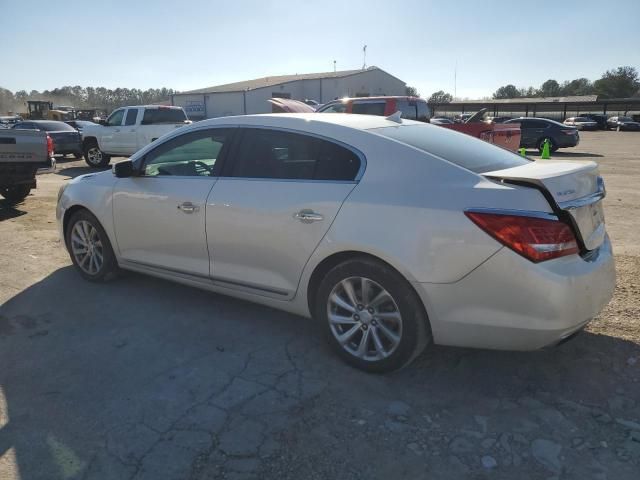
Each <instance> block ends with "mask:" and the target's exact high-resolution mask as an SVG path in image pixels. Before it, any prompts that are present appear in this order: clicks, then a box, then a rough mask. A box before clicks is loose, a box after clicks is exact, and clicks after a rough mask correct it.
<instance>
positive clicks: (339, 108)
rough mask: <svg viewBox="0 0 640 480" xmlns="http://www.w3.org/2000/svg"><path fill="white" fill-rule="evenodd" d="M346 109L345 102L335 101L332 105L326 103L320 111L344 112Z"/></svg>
mask: <svg viewBox="0 0 640 480" xmlns="http://www.w3.org/2000/svg"><path fill="white" fill-rule="evenodd" d="M346 111H347V104H346V103H343V102H336V103H334V104H332V105H328V106H327V107H326V108H324V109H323V110H322V113H344V112H346Z"/></svg>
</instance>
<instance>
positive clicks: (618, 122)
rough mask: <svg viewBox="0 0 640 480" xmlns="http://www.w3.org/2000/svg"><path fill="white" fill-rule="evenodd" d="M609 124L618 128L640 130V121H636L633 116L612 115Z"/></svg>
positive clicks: (610, 126)
mask: <svg viewBox="0 0 640 480" xmlns="http://www.w3.org/2000/svg"><path fill="white" fill-rule="evenodd" d="M607 126H608V127H609V128H613V129H616V130H634V131H638V130H640V123H639V122H634V121H633V118H631V117H611V118H609V120H607Z"/></svg>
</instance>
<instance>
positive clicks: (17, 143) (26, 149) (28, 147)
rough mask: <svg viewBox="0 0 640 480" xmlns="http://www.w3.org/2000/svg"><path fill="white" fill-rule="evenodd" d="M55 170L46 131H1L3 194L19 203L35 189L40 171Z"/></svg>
mask: <svg viewBox="0 0 640 480" xmlns="http://www.w3.org/2000/svg"><path fill="white" fill-rule="evenodd" d="M42 168H45V169H55V160H54V158H53V142H52V140H51V137H49V135H47V132H41V131H35V130H16V129H9V130H6V129H1V130H0V194H1V195H2V196H3V197H4V198H5V199H6V200H7V201H8V202H9V203H18V202H20V201H22V200H24V198H25V197H26V196H27V195H29V192H30V191H31V189H32V188H36V173H37V172H38V170H39V169H42Z"/></svg>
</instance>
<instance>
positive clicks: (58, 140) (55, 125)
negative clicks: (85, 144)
mask: <svg viewBox="0 0 640 480" xmlns="http://www.w3.org/2000/svg"><path fill="white" fill-rule="evenodd" d="M12 128H17V129H21V130H40V131H45V132H47V133H48V134H49V136H50V137H51V139H52V140H53V151H54V152H55V154H56V155H60V154H61V155H62V156H65V155H73V156H74V157H75V158H82V139H81V137H80V133H79V132H78V131H77V130H76V129H75V128H73V127H72V126H71V125H67V124H66V123H64V122H56V121H53V120H25V121H23V122H19V123H16V124H15V125H14V126H13V127H12Z"/></svg>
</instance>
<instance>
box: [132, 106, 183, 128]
mask: <svg viewBox="0 0 640 480" xmlns="http://www.w3.org/2000/svg"><path fill="white" fill-rule="evenodd" d="M186 119H187V116H186V115H185V113H184V112H183V111H182V109H181V108H147V109H145V111H144V117H143V118H142V122H141V124H142V125H156V124H161V123H183V122H184V121H185V120H186Z"/></svg>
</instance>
